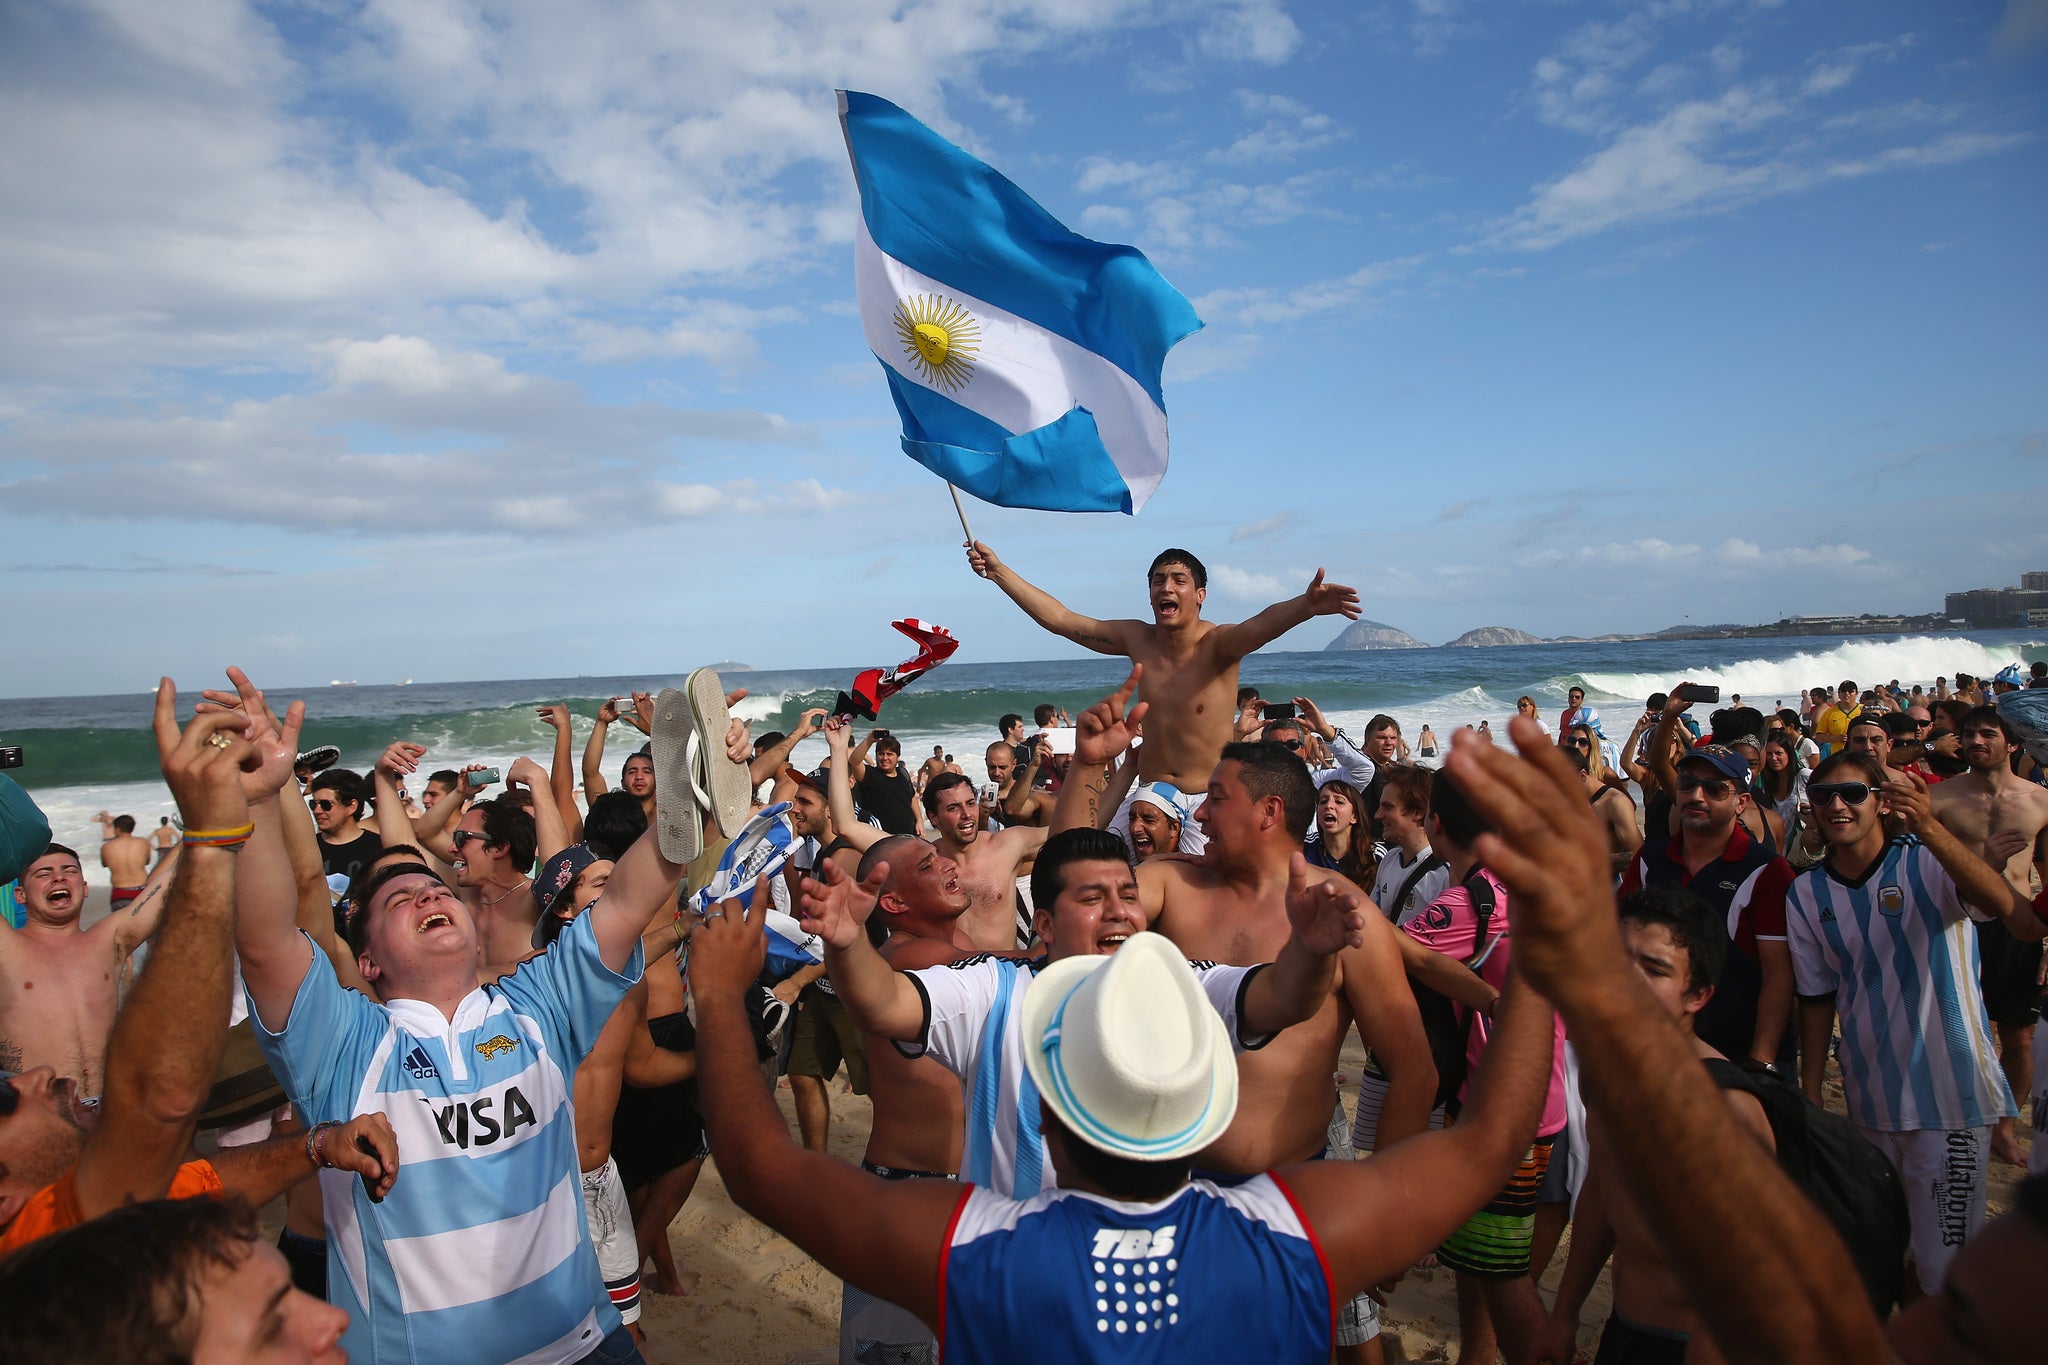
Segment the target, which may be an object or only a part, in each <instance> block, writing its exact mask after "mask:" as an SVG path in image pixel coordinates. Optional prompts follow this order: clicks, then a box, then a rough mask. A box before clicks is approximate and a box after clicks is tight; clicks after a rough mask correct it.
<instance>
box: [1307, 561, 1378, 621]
mask: <svg viewBox="0 0 2048 1365" xmlns="http://www.w3.org/2000/svg"><path fill="white" fill-rule="evenodd" d="M1302 596H1303V597H1305V598H1307V599H1308V609H1309V611H1310V612H1311V613H1313V614H1314V615H1317V616H1342V617H1344V619H1346V620H1347V621H1356V620H1357V619H1358V617H1359V614H1360V613H1361V612H1363V611H1364V610H1365V608H1363V607H1361V606H1360V605H1359V604H1358V589H1356V588H1347V587H1345V586H1344V585H1343V584H1342V583H1325V582H1324V581H1323V571H1322V570H1321V569H1317V570H1316V576H1315V577H1314V578H1311V579H1310V580H1309V581H1308V589H1307V591H1305V592H1303V593H1302Z"/></svg>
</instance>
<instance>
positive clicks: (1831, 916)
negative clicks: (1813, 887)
mask: <svg viewBox="0 0 2048 1365" xmlns="http://www.w3.org/2000/svg"><path fill="white" fill-rule="evenodd" d="M1820 922H1821V923H1822V924H1833V923H1834V922H1835V910H1834V907H1833V906H1831V905H1823V906H1822V907H1821V908H1820Z"/></svg>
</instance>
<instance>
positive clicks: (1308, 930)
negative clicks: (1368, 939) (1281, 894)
mask: <svg viewBox="0 0 2048 1365" xmlns="http://www.w3.org/2000/svg"><path fill="white" fill-rule="evenodd" d="M1367 904H1368V902H1367V901H1366V898H1365V896H1364V894H1363V893H1362V892H1360V891H1359V889H1358V888H1357V887H1355V886H1353V885H1352V884H1351V883H1349V882H1347V881H1345V880H1344V879H1343V878H1341V877H1328V878H1325V879H1324V880H1322V881H1320V882H1314V883H1311V882H1310V881H1309V876H1308V859H1306V858H1304V857H1302V856H1301V855H1300V854H1299V853H1297V854H1295V855H1294V856H1293V857H1292V858H1290V859H1288V862H1287V922H1288V923H1289V924H1291V925H1292V926H1294V936H1295V937H1296V938H1298V939H1300V940H1301V943H1302V946H1303V947H1305V948H1307V949H1308V950H1309V951H1310V952H1312V953H1314V954H1316V955H1317V956H1318V957H1328V956H1329V955H1330V954H1331V953H1336V952H1342V951H1343V950H1344V949H1346V948H1362V947H1364V946H1365V911H1366V906H1367ZM1374 913H1378V912H1377V911H1375V912H1374Z"/></svg>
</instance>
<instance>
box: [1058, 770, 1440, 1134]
mask: <svg viewBox="0 0 2048 1365" xmlns="http://www.w3.org/2000/svg"><path fill="white" fill-rule="evenodd" d="M1146 747H1148V748H1149V747H1150V746H1149V745H1147V746H1146ZM1075 767H1076V770H1077V771H1078V770H1079V769H1080V768H1081V762H1080V760H1079V758H1078V757H1077V759H1076V762H1075ZM1100 771H1101V770H1100V769H1092V770H1091V772H1090V774H1089V776H1088V778H1084V780H1100V779H1099V774H1100ZM1207 785H1208V797H1207V799H1205V800H1204V801H1203V802H1202V804H1201V806H1199V807H1198V808H1197V809H1196V811H1195V816H1194V818H1195V819H1196V820H1197V821H1199V822H1200V823H1201V825H1202V828H1203V831H1204V833H1206V834H1207V835H1208V838H1209V851H1208V853H1207V854H1206V855H1205V857H1204V858H1203V860H1202V862H1200V863H1189V862H1182V861H1178V860H1169V859H1161V858H1154V859H1151V860H1150V861H1148V862H1146V863H1144V864H1142V865H1140V866H1139V868H1138V888H1139V891H1140V893H1141V895H1142V899H1143V902H1144V908H1145V920H1146V923H1147V924H1148V925H1149V926H1150V927H1152V928H1153V929H1155V930H1157V931H1158V932H1160V933H1163V934H1165V935H1166V936H1167V937H1168V938H1170V939H1172V940H1173V941H1174V942H1175V943H1176V944H1178V945H1179V946H1180V948H1181V950H1182V951H1183V952H1185V953H1186V954H1187V955H1188V956H1189V957H1190V958H1195V959H1200V960H1206V961H1212V962H1220V963H1225V964H1231V965H1236V966H1249V965H1251V964H1253V963H1258V962H1270V961H1272V960H1273V959H1274V957H1275V956H1276V955H1277V954H1278V952H1279V950H1280V948H1281V946H1282V945H1283V944H1285V943H1286V941H1287V935H1288V932H1289V928H1288V921H1287V911H1286V897H1287V875H1288V860H1289V859H1290V858H1291V857H1293V856H1294V855H1295V854H1297V853H1299V852H1300V851H1301V833H1300V831H1301V830H1303V829H1306V828H1307V827H1308V823H1309V820H1310V819H1311V818H1312V813H1313V811H1314V808H1315V784H1314V783H1313V781H1312V780H1311V779H1310V778H1309V775H1308V769H1307V767H1306V766H1305V765H1304V764H1303V763H1302V761H1301V760H1300V759H1299V758H1297V757H1295V756H1294V755H1293V754H1291V753H1289V752H1288V751H1287V750H1285V749H1283V748H1281V747H1280V746H1278V745H1266V744H1233V745H1231V746H1229V747H1228V748H1226V749H1225V750H1224V751H1223V761H1222V762H1221V763H1219V764H1217V765H1216V769H1215V772H1214V773H1213V774H1212V775H1211V776H1210V777H1209V780H1208V784H1207ZM1309 878H1310V882H1311V884H1318V883H1321V882H1324V881H1334V882H1336V883H1338V884H1339V885H1340V886H1343V887H1349V886H1350V883H1349V882H1346V881H1345V880H1344V878H1343V877H1341V876H1339V875H1338V874H1337V873H1335V872H1332V871H1329V870H1328V869H1325V868H1310V869H1309ZM1359 894H1360V896H1361V897H1363V895H1364V893H1363V892H1360V893H1359ZM1393 933H1394V930H1393V927H1392V926H1391V925H1389V924H1388V923H1387V921H1386V920H1385V919H1384V918H1383V917H1381V916H1379V915H1371V916H1368V917H1367V919H1366V927H1365V933H1364V939H1365V942H1364V944H1363V946H1361V947H1357V948H1347V949H1345V950H1344V951H1343V952H1342V953H1341V954H1339V955H1338V969H1337V987H1336V989H1335V990H1333V991H1332V992H1331V994H1330V996H1329V998H1328V999H1327V1000H1325V1001H1324V1003H1323V1006H1322V1008H1321V1009H1319V1010H1318V1011H1317V1012H1316V1014H1315V1016H1314V1017H1313V1018H1311V1019H1310V1020H1309V1021H1308V1022H1307V1023H1304V1024H1301V1025H1299V1026H1298V1027H1296V1028H1293V1029H1290V1030H1288V1032H1287V1033H1286V1034H1285V1035H1284V1036H1282V1037H1280V1038H1278V1039H1276V1040H1274V1042H1273V1044H1272V1045H1271V1046H1270V1047H1267V1048H1264V1049H1262V1050H1260V1051H1259V1052H1256V1053H1252V1054H1248V1055H1247V1056H1245V1057H1244V1058H1243V1060H1242V1063H1241V1065H1240V1067H1239V1072H1240V1075H1241V1078H1242V1086H1243V1095H1244V1102H1243V1104H1242V1105H1241V1106H1240V1108H1239V1110H1238V1117H1237V1119H1236V1121H1235V1122H1234V1123H1232V1124H1231V1126H1230V1128H1229V1129H1228V1131H1226V1132H1225V1133H1224V1135H1223V1136H1222V1138H1220V1139H1219V1140H1218V1141H1217V1142H1216V1143H1215V1144H1214V1145H1212V1146H1210V1147H1208V1148H1206V1149H1205V1150H1204V1151H1203V1152H1202V1153H1201V1154H1200V1156H1199V1157H1198V1158H1197V1161H1196V1165H1197V1166H1198V1167H1199V1168H1201V1169H1203V1170H1209V1171H1217V1172H1222V1173H1228V1174H1247V1173H1250V1172H1255V1171H1262V1170H1265V1169H1267V1168H1268V1167H1271V1166H1277V1165H1284V1164H1286V1163H1287V1162H1290V1161H1301V1160H1304V1159H1306V1158H1308V1157H1311V1156H1313V1155H1315V1154H1316V1153H1318V1152H1320V1151H1322V1150H1323V1143H1324V1137H1325V1134H1326V1132H1327V1130H1328V1129H1329V1126H1330V1114H1331V1112H1332V1110H1333V1109H1334V1108H1335V1107H1336V1101H1337V1094H1336V1086H1335V1084H1334V1083H1333V1082H1332V1080H1331V1075H1332V1073H1333V1072H1334V1071H1335V1070H1336V1065H1337V1051H1338V1048H1339V1046H1340V1045H1341V1044H1342V1042H1343V1038H1344V1032H1345V1030H1346V1029H1348V1028H1349V1027H1350V1026H1351V1023H1352V1021H1353V1019H1354V1017H1355V1018H1356V1020H1357V1022H1358V1030H1359V1033H1360V1035H1361V1036H1362V1037H1363V1038H1364V1039H1365V1040H1366V1043H1367V1045H1368V1046H1369V1047H1371V1048H1372V1050H1373V1053H1374V1055H1375V1056H1377V1057H1378V1058H1379V1060H1380V1064H1381V1066H1382V1067H1383V1068H1384V1069H1385V1070H1386V1073H1387V1076H1388V1080H1389V1082H1390V1084H1389V1088H1388V1092H1387V1099H1386V1104H1385V1107H1384V1110H1383V1112H1382V1116H1381V1121H1380V1122H1381V1136H1380V1145H1381V1146H1382V1147H1389V1146H1392V1145H1393V1144H1394V1143H1396V1142H1398V1141H1400V1140H1401V1139H1402V1138H1404V1137H1407V1136H1409V1135H1410V1134H1412V1133H1419V1132H1421V1131H1422V1130H1423V1128H1424V1127H1425V1126H1426V1124H1427V1123H1428V1120H1429V1109H1430V1102H1431V1100H1432V1098H1433V1097H1434V1095H1435V1090H1436V1068H1435V1066H1434V1065H1433V1064H1432V1063H1431V1061H1430V1056H1429V1044H1428V1041H1427V1039H1426V1038H1425V1037H1424V1035H1423V1032H1422V1019H1421V1017H1420V1016H1419V1015H1418V1014H1417V1013H1416V1010H1415V998H1414V995H1413V994H1412V993H1411V992H1410V991H1409V989H1408V986H1407V979H1406V975H1405V972H1404V970H1403V968H1402V965H1401V952H1400V948H1399V946H1398V945H1397V944H1396V943H1395V942H1394V939H1393Z"/></svg>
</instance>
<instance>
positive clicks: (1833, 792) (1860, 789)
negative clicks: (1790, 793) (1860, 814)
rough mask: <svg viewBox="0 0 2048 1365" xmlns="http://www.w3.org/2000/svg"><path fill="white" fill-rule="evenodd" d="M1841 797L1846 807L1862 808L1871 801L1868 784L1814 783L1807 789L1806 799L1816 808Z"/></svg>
mask: <svg viewBox="0 0 2048 1365" xmlns="http://www.w3.org/2000/svg"><path fill="white" fill-rule="evenodd" d="M1836 797H1840V798H1841V801H1842V804H1843V805H1845V806H1860V805H1862V804H1863V803H1864V802H1865V801H1868V800H1869V799H1870V784H1869V783H1868V782H1814V783H1810V784H1809V785H1808V786H1807V788H1806V799H1807V800H1808V801H1809V802H1810V803H1812V804H1813V805H1816V806H1824V805H1826V804H1827V803H1828V802H1829V801H1830V800H1833V799H1834V798H1836Z"/></svg>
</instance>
